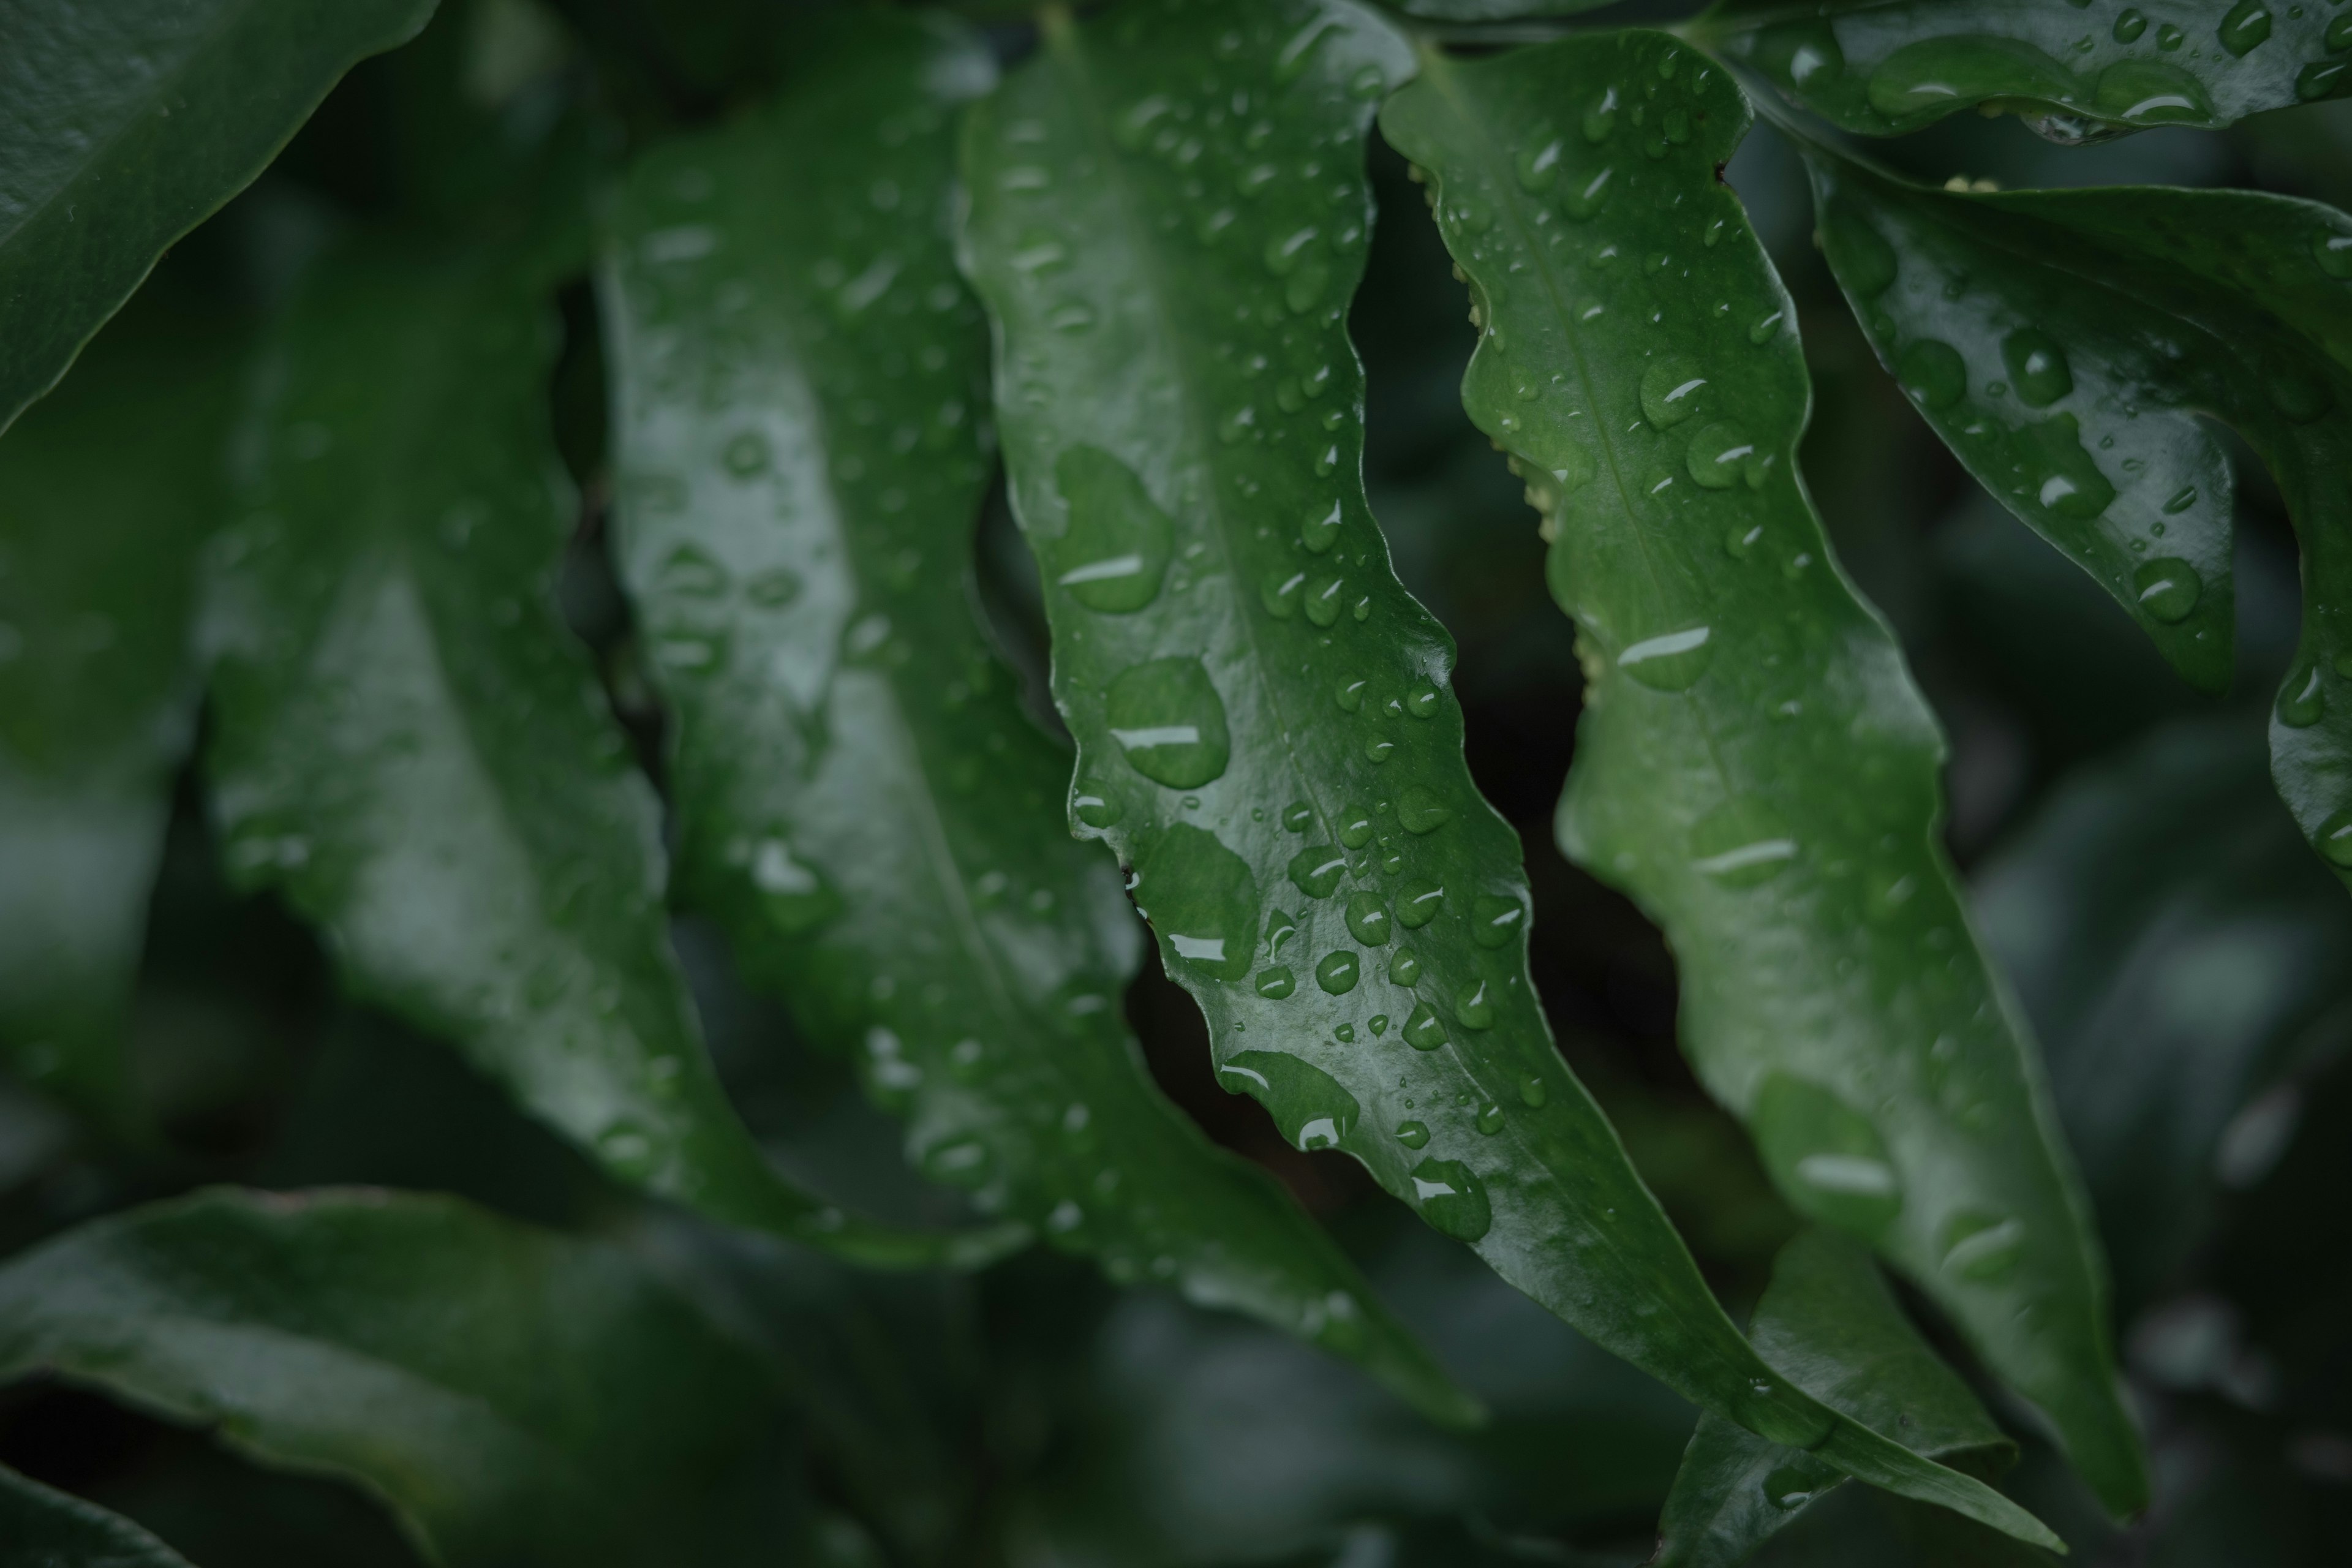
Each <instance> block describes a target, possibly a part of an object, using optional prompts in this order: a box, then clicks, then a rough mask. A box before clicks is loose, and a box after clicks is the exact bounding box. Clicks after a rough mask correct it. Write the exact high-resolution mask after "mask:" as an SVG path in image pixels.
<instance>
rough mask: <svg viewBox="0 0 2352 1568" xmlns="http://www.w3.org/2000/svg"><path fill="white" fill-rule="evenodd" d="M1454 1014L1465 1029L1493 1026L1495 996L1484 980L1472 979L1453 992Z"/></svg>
mask: <svg viewBox="0 0 2352 1568" xmlns="http://www.w3.org/2000/svg"><path fill="white" fill-rule="evenodd" d="M1454 1019H1455V1021H1456V1022H1458V1023H1459V1024H1461V1026H1463V1027H1464V1028H1465V1029H1491V1028H1493V1027H1494V1026H1495V998H1494V996H1493V995H1492V994H1490V993H1489V992H1488V990H1487V987H1486V982H1485V981H1483V980H1473V981H1472V982H1470V983H1469V984H1467V985H1465V986H1463V987H1462V989H1461V990H1459V991H1457V992H1455V993H1454Z"/></svg>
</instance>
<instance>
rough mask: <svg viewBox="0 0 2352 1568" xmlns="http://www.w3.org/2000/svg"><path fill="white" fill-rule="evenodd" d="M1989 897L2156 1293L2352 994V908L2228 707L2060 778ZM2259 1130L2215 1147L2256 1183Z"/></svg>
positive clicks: (2132, 1254) (2056, 1079)
mask: <svg viewBox="0 0 2352 1568" xmlns="http://www.w3.org/2000/svg"><path fill="white" fill-rule="evenodd" d="M1976 902H1977V913H1978V919H1979V922H1980V923H1981V925H1982V927H1983V930H1984V933H1985V942H1986V944H1987V945H1988V946H1989V947H1990V948H1991V949H1992V951H1993V952H1995V953H1996V954H1998V955H1999V956H2000V960H2001V963H2002V967H2003V969H2004V970H2005V971H2006V972H2007V973H2009V975H2010V976H2011V978H2012V979H2013V980H2014V981H2015V982H2016V984H2017V990H2018V994H2019V996H2020V998H2021V1000H2022V1001H2023V1002H2024V1004H2025V1006H2026V1010H2027V1011H2028V1012H2029V1013H2030V1014H2031V1015H2032V1017H2033V1020H2034V1023H2035V1025H2036V1026H2037V1027H2038V1029H2039V1032H2040V1034H2041V1036H2042V1040H2043V1042H2044V1043H2045V1046H2046V1047H2047V1050H2048V1052H2049V1057H2050V1079H2051V1088H2052V1090H2053V1093H2054V1095H2055V1096H2056V1099H2057V1102H2058V1110H2059V1114H2060V1116H2061V1118H2062V1119H2063V1121H2064V1122H2065V1125H2066V1131H2067V1134H2068V1138H2069V1140H2070V1142H2072V1143H2073V1145H2074V1150H2075V1152H2077V1154H2079V1155H2080V1157H2081V1159H2082V1163H2083V1173H2084V1180H2085V1182H2086V1184H2088V1185H2089V1187H2090V1190H2091V1196H2092V1198H2093V1200H2094V1202H2095V1206H2096V1208H2097V1210H2098V1214H2099V1224H2100V1229H2101V1231H2102V1232H2103V1234H2104V1235H2105V1237H2106V1242H2107V1255H2108V1257H2109V1258H2111V1259H2113V1261H2114V1265H2115V1273H2116V1289H2117V1294H2118V1296H2119V1297H2120V1299H2121V1300H2122V1301H2123V1302H2124V1303H2125V1304H2126V1308H2128V1307H2129V1306H2130V1305H2131V1304H2133V1303H2136V1302H2144V1301H2146V1300H2148V1299H2149V1297H2150V1296H2151V1295H2152V1294H2153V1293H2154V1292H2155V1291H2156V1290H2157V1289H2159V1288H2160V1287H2162V1286H2163V1285H2164V1283H2165V1282H2166V1280H2167V1279H2169V1278H2170V1277H2171V1275H2172V1274H2173V1271H2174V1270H2175V1269H2176V1268H2178V1266H2179V1264H2180V1263H2181V1261H2182V1260H2183V1259H2184V1258H2186V1256H2187V1255H2188V1253H2189V1248H2190V1247H2191V1246H2192V1245H2193V1244H2194V1243H2195V1242H2196V1240H2197V1238H2198V1237H2199V1236H2200V1234H2202V1232H2203V1230H2204V1228H2205V1224H2206V1222H2207V1220H2208V1219H2209V1218H2210V1209H2211V1189H2212V1184H2213V1178H2214V1175H2215V1167H2216V1154H2217V1152H2221V1151H2222V1150H2223V1147H2224V1134H2225V1132H2226V1131H2228V1130H2230V1129H2231V1126H2232V1124H2233V1121H2234V1119H2236V1118H2237V1117H2238V1116H2239V1114H2240V1113H2241V1111H2242V1110H2246V1108H2247V1106H2248V1103H2249V1102H2250V1101H2252V1100H2255V1098H2256V1097H2257V1096H2258V1095H2260V1094H2261V1093H2262V1091H2263V1089H2265V1088H2267V1087H2268V1085H2269V1084H2270V1083H2271V1081H2272V1080H2273V1079H2274V1078H2275V1077H2276V1076H2277V1075H2278V1074H2279V1073H2280V1072H2281V1071H2282V1070H2284V1069H2286V1068H2290V1067H2292V1066H2294V1065H2296V1064H2295V1061H2294V1058H2295V1056H2296V1054H2297V1052H2298V1051H2299V1049H2300V1048H2301V1047H2304V1046H2305V1044H2306V1042H2308V1041H2310V1040H2312V1039H2313V1038H2315V1037H2318V1038H2325V1037H2326V1023H2325V1020H2326V1019H2327V1018H2329V1017H2331V1016H2336V1013H2337V1012H2338V1011H2339V1010H2340V1009H2342V1008H2343V1007H2344V1006H2345V1005H2346V1004H2347V999H2352V904H2347V902H2346V901H2345V899H2344V894H2343V890H2342V889H2340V888H2338V887H2337V886H2336V884H2335V882H2334V881H2333V879H2330V878H2329V877H2328V875H2327V874H2326V872H2325V871H2324V870H2322V869H2321V868H2319V867H2317V866H2315V865H2314V864H2313V863H2312V859H2311V857H2310V855H2309V854H2308V853H2306V852H2305V848H2304V846H2303V843H2302V838H2301V836H2300V835H2299V834H2297V833H2296V832H2295V830H2294V821H2293V819H2292V818H2290V817H2289V816H2287V814H2286V813H2285V812H2284V810H2283V809H2281V807H2280V806H2279V805H2278V802H2277V799H2276V797H2275V795H2273V791H2272V789H2271V787H2270V779H2269V776H2268V773H2267V770H2266V769H2265V768H2264V767H2263V747H2262V742H2261V737H2260V735H2259V733H2258V732H2257V731H2255V729H2254V728H2253V727H2252V725H2248V724H2242V723H2237V722H2232V721H2183V722H2179V723H2175V724H2172V725H2168V726H2167V727H2165V728H2163V729H2160V730H2158V731H2156V732H2155V733H2154V734H2152V735H2150V736H2148V737H2147V740H2146V741H2145V742H2142V743H2140V744H2138V745H2137V746H2135V747H2133V748H2132V749H2131V750H2130V751H2129V752H2127V753H2126V754H2125V755H2123V756H2121V757H2118V758H2116V760H2114V761H2112V762H2109V763H2103V764H2101V765H2100V766H2098V767H2096V768H2094V769H2085V770H2084V771H2083V772H2081V773H2078V774H2077V775H2076V776H2074V778H2073V779H2071V780H2070V781H2068V782H2067V783H2066V784H2063V785H2062V786H2061V787H2060V789H2059V790H2058V792H2057V793H2056V794H2055V795H2054V796H2053V798H2052V799H2051V801H2050V803H2049V805H2046V806H2045V807H2043V809H2042V812H2041V814H2040V815H2039V816H2037V817H2036V818H2035V819H2034V821H2033V822H2032V823H2031V824H2029V825H2028V826H2027V827H2026V828H2025V829H2024V831H2023V832H2022V833H2021V835H2020V836H2019V837H2017V839H2016V840H2015V841H2014V842H2012V843H2011V844H2010V845H2009V846H2008V847H2005V848H2004V849H2003V850H2002V852H2001V854H2000V857H1999V858H1997V859H1995V860H1993V861H1992V862H1990V864H1988V865H1987V866H1986V867H1985V868H1983V870H1982V871H1981V872H1980V873H1979V878H1978V887H1977V900H1976ZM2251 1114H2253V1115H2256V1116H2259V1115H2260V1112H2259V1111H2256V1112H2252V1113H2251ZM2245 1125H2247V1126H2248V1128H2249V1131H2248V1132H2247V1133H2245V1134H2241V1135H2239V1140H2240V1141H2241V1142H2242V1141H2244V1139H2245V1138H2246V1137H2248V1136H2251V1137H2252V1140H2253V1142H2252V1150H2251V1152H2249V1153H2240V1152H2237V1151H2234V1150H2232V1151H2231V1152H2229V1153H2228V1154H2226V1155H2225V1157H2224V1159H2223V1161H2222V1166H2223V1174H2224V1176H2225V1179H2227V1180H2229V1181H2231V1184H2234V1185H2245V1184H2250V1183H2251V1182H2252V1181H2253V1180H2254V1179H2256V1178H2258V1177H2259V1176H2260V1175H2261V1174H2262V1173H2263V1170H2264V1169H2265V1166H2264V1164H2263V1163H2262V1162H2263V1155H2264V1150H2263V1147H2262V1142H2263V1140H2262V1136H2261V1134H2262V1132H2263V1128H2264V1126H2265V1123H2264V1122H2263V1121H2259V1120H2258V1121H2253V1122H2252V1123H2251V1124H2245ZM2277 1152H2279V1151H2278V1149H2277V1146H2276V1143H2275V1142H2274V1141H2273V1142H2272V1144H2271V1147H2270V1149H2269V1150H2268V1153H2269V1155H2270V1156H2271V1157H2275V1155H2276V1153H2277ZM2241 1166H2244V1167H2245V1168H2242V1169H2241V1168H2240V1167H2241Z"/></svg>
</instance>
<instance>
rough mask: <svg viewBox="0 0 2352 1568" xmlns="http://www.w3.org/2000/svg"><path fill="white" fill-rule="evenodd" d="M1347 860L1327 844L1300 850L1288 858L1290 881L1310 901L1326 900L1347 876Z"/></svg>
mask: <svg viewBox="0 0 2352 1568" xmlns="http://www.w3.org/2000/svg"><path fill="white" fill-rule="evenodd" d="M1347 870H1348V858H1347V857H1346V856H1345V855H1342V854H1340V853H1339V851H1338V850H1337V849H1334V848H1332V847H1331V846H1329V845H1328V844H1318V845H1316V846H1314V847H1311V848H1307V849H1301V850H1300V851H1299V852H1298V853H1297V854H1296V855H1293V856H1292V857H1291V858H1290V867H1289V871H1290V879H1291V881H1292V883H1293V884H1295V885H1296V886H1297V889H1298V890H1299V891H1300V892H1302V893H1304V894H1306V895H1307V897H1308V898H1310V899H1328V898H1329V897H1330V896H1331V895H1332V894H1333V893H1334V892H1336V891H1337V890H1338V889H1339V879H1340V878H1341V877H1343V876H1345V875H1346V874H1347Z"/></svg>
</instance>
